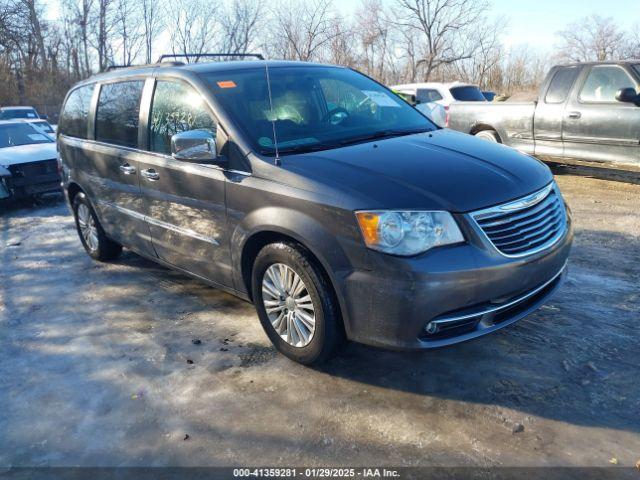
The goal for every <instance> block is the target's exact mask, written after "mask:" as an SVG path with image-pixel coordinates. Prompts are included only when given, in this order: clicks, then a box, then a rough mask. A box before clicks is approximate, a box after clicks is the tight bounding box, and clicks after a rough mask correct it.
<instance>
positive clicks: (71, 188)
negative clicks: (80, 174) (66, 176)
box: [67, 182, 86, 205]
mask: <svg viewBox="0 0 640 480" xmlns="http://www.w3.org/2000/svg"><path fill="white" fill-rule="evenodd" d="M80 192H82V193H84V194H85V195H86V192H85V191H84V190H83V189H82V187H81V186H80V185H78V184H77V183H76V182H70V183H69V185H67V198H68V199H69V205H73V199H74V198H75V196H76V195H77V194H78V193H80Z"/></svg>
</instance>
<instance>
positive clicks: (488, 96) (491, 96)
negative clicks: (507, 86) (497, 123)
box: [482, 91, 498, 102]
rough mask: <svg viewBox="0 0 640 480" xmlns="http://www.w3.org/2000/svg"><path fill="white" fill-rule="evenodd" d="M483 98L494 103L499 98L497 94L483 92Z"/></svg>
mask: <svg viewBox="0 0 640 480" xmlns="http://www.w3.org/2000/svg"><path fill="white" fill-rule="evenodd" d="M482 96H483V97H484V98H486V99H487V102H493V100H494V99H495V98H496V97H497V96H498V94H497V93H496V92H486V91H483V92H482Z"/></svg>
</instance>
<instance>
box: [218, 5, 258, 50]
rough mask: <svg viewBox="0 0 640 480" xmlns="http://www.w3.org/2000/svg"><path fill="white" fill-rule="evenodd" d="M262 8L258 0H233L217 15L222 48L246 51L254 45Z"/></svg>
mask: <svg viewBox="0 0 640 480" xmlns="http://www.w3.org/2000/svg"><path fill="white" fill-rule="evenodd" d="M262 17H263V8H262V4H261V3H260V2H259V1H258V0H233V2H232V3H231V4H230V5H228V6H227V7H226V8H224V10H223V11H222V12H221V14H220V15H219V17H218V19H219V22H220V27H221V30H222V31H221V38H222V40H221V43H222V50H223V51H224V52H225V53H247V52H248V51H249V50H251V49H252V48H254V47H255V44H256V40H257V35H258V31H259V29H260V27H261V26H262Z"/></svg>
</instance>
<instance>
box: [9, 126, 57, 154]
mask: <svg viewBox="0 0 640 480" xmlns="http://www.w3.org/2000/svg"><path fill="white" fill-rule="evenodd" d="M53 141H54V140H53V139H52V138H51V137H49V136H48V135H45V134H44V133H43V132H41V131H39V130H37V129H35V128H34V127H32V126H31V125H29V124H28V123H6V124H3V125H0V148H6V147H16V146H18V145H30V144H33V143H52V142H53Z"/></svg>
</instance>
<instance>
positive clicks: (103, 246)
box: [73, 192, 122, 262]
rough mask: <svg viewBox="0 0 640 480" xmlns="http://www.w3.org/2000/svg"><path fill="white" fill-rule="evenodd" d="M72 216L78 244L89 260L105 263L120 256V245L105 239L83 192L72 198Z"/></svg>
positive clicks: (96, 217)
mask: <svg viewBox="0 0 640 480" xmlns="http://www.w3.org/2000/svg"><path fill="white" fill-rule="evenodd" d="M73 216H74V217H75V221H76V229H77V230H78V236H79V237H80V242H82V246H83V247H84V249H85V251H86V252H87V254H88V255H89V256H90V257H91V258H93V259H94V260H99V261H101V262H106V261H108V260H113V259H115V258H117V257H118V256H119V255H120V253H121V252H122V245H120V244H119V243H116V242H114V241H113V240H110V239H109V238H108V237H107V235H106V233H105V232H104V229H103V228H102V225H100V221H99V220H98V216H97V215H96V212H95V211H94V210H93V207H92V206H91V203H90V202H89V199H88V198H87V196H86V195H85V194H84V193H83V192H79V193H78V194H77V195H76V196H75V197H74V198H73Z"/></svg>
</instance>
